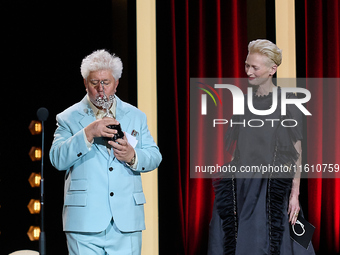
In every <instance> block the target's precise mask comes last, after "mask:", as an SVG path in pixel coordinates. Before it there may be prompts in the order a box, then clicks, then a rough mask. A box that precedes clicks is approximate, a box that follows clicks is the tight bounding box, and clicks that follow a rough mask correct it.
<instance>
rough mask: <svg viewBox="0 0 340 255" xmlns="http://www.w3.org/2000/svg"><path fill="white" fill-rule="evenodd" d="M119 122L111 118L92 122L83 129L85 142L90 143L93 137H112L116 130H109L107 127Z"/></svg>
mask: <svg viewBox="0 0 340 255" xmlns="http://www.w3.org/2000/svg"><path fill="white" fill-rule="evenodd" d="M118 124H119V122H118V121H117V120H116V119H113V118H107V117H105V118H103V119H98V120H95V121H94V122H92V123H91V124H90V125H88V126H87V127H86V128H85V134H86V138H87V140H88V141H89V142H90V143H91V142H92V141H93V139H94V138H95V137H110V138H111V137H113V135H114V134H115V133H117V130H115V129H110V128H108V127H107V126H108V125H118Z"/></svg>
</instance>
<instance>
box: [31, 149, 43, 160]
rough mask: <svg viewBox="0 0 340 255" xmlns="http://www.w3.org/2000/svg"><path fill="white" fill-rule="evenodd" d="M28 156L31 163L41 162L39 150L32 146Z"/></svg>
mask: <svg viewBox="0 0 340 255" xmlns="http://www.w3.org/2000/svg"><path fill="white" fill-rule="evenodd" d="M28 155H29V156H30V158H31V160H32V161H38V160H41V148H39V147H34V146H33V147H32V148H31V150H30V152H29V153H28Z"/></svg>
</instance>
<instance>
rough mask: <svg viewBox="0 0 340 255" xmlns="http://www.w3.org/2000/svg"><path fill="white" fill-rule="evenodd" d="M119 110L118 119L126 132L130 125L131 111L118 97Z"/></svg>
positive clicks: (117, 109) (117, 110) (117, 112)
mask: <svg viewBox="0 0 340 255" xmlns="http://www.w3.org/2000/svg"><path fill="white" fill-rule="evenodd" d="M116 100H117V108H116V119H117V120H118V121H119V123H120V125H121V128H122V130H123V131H126V130H127V129H128V127H129V125H130V121H131V119H130V117H129V114H128V112H129V109H128V108H127V107H126V106H125V105H124V103H123V101H122V100H120V99H119V97H117V96H116Z"/></svg>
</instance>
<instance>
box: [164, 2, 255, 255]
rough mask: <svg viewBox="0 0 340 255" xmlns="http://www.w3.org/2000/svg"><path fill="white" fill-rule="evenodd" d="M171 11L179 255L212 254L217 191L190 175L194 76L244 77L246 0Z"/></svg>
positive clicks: (173, 4)
mask: <svg viewBox="0 0 340 255" xmlns="http://www.w3.org/2000/svg"><path fill="white" fill-rule="evenodd" d="M169 7H170V10H171V24H172V26H171V41H172V46H171V49H169V50H171V53H172V54H171V56H172V59H171V60H170V61H171V62H172V63H173V66H172V67H171V69H172V76H173V86H174V87H173V92H172V93H173V95H169V96H170V97H173V99H174V100H173V106H174V108H175V109H176V110H175V123H174V130H175V132H176V133H177V134H180V135H178V136H176V147H175V149H176V152H177V155H176V159H177V160H176V161H177V162H176V166H175V168H176V170H175V171H176V175H177V176H176V177H177V180H178V183H179V185H178V186H177V187H176V194H175V196H177V201H178V205H179V212H178V213H179V215H180V217H179V218H178V220H179V221H180V222H179V223H180V226H181V227H180V228H178V230H180V233H181V240H178V239H177V240H178V241H180V242H181V245H180V247H181V249H182V250H181V251H179V250H177V251H176V253H177V254H195V255H197V254H206V248H207V242H208V232H209V229H208V228H209V221H210V218H211V211H212V205H213V199H214V193H213V189H212V181H211V179H191V178H190V176H189V158H190V151H189V145H190V143H189V127H190V124H189V114H190V107H189V88H190V87H189V86H190V78H193V77H241V76H243V77H244V62H243V61H244V60H245V58H246V55H247V44H248V43H247V29H246V19H245V17H246V1H238V0H233V1H222V0H215V1H208V0H199V1H188V0H186V1H175V0H172V1H171V5H170V6H169ZM160 22H162V21H160ZM158 45H159V44H158ZM183 133H184V134H183ZM202 149H203V148H202ZM177 224H178V223H177ZM170 249H171V248H170ZM168 254H170V253H168Z"/></svg>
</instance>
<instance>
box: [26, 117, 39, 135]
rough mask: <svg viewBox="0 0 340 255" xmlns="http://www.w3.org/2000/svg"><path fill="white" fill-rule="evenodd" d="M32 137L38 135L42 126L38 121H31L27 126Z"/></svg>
mask: <svg viewBox="0 0 340 255" xmlns="http://www.w3.org/2000/svg"><path fill="white" fill-rule="evenodd" d="M28 129H29V130H30V132H31V134H32V135H39V134H41V131H42V126H41V122H40V121H36V120H32V121H31V123H30V125H29V126H28Z"/></svg>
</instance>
